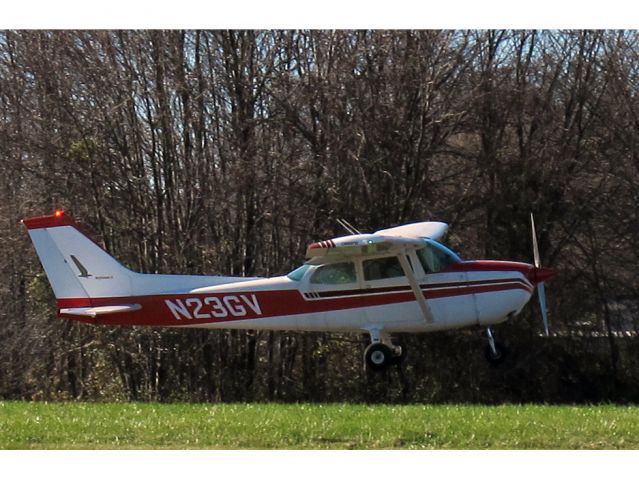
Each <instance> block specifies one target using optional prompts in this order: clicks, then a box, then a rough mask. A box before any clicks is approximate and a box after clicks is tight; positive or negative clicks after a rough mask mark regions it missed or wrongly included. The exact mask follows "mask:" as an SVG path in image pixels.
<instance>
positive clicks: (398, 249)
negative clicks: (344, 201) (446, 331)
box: [306, 222, 448, 323]
mask: <svg viewBox="0 0 639 480" xmlns="http://www.w3.org/2000/svg"><path fill="white" fill-rule="evenodd" d="M446 230H448V225H447V224H446V223H442V222H419V223H411V224H408V225H401V226H399V227H393V228H388V229H385V230H379V231H377V232H375V233H372V234H370V233H363V234H358V235H348V236H345V237H338V238H333V239H331V240H324V241H321V242H315V243H312V244H311V245H309V246H308V248H307V249H306V258H308V259H309V260H308V261H307V263H309V264H312V265H318V264H321V263H324V262H325V261H326V260H328V259H338V258H345V259H346V258H350V257H358V256H367V255H375V254H379V253H386V254H388V255H396V256H397V258H398V259H399V263H400V265H401V266H402V269H403V270H404V274H405V275H406V278H407V280H408V283H409V285H410V286H411V289H412V290H413V293H414V294H415V300H416V301H417V304H418V305H419V308H420V309H421V311H422V314H423V316H424V321H425V322H426V323H432V322H433V314H432V312H431V310H430V307H429V306H428V304H427V303H426V299H425V298H424V293H423V292H422V290H421V288H420V286H419V282H417V279H416V278H415V273H414V272H413V269H412V268H411V266H410V264H409V262H408V260H407V258H406V255H407V254H408V252H409V251H410V250H414V249H418V248H421V247H423V246H424V243H425V242H424V239H426V238H431V239H433V240H437V239H439V238H441V237H443V236H444V234H445V233H446Z"/></svg>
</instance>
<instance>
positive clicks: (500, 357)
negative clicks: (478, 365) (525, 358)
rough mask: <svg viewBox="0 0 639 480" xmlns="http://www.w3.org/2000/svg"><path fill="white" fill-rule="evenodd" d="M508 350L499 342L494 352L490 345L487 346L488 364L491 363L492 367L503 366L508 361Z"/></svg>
mask: <svg viewBox="0 0 639 480" xmlns="http://www.w3.org/2000/svg"><path fill="white" fill-rule="evenodd" d="M507 353H508V352H507V350H506V348H505V347H504V346H503V345H502V344H501V343H499V342H495V351H494V352H493V349H492V348H490V345H487V346H486V351H485V354H486V360H488V363H490V364H491V365H499V364H501V363H502V362H503V361H504V360H505V359H506V354H507Z"/></svg>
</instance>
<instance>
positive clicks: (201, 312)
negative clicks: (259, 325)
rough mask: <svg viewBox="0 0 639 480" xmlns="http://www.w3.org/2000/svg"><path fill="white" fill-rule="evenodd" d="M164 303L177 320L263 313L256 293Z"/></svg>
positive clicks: (167, 301) (165, 301)
mask: <svg viewBox="0 0 639 480" xmlns="http://www.w3.org/2000/svg"><path fill="white" fill-rule="evenodd" d="M164 303H166V306H167V307H169V310H170V311H171V313H172V314H173V316H174V317H175V318H176V319H177V320H185V319H186V320H193V319H196V320H197V319H207V318H228V317H246V316H247V315H253V314H255V315H262V309H261V308H260V304H259V302H258V301H257V297H256V296H255V295H224V296H220V297H204V298H198V297H192V298H185V299H184V300H181V299H175V300H164Z"/></svg>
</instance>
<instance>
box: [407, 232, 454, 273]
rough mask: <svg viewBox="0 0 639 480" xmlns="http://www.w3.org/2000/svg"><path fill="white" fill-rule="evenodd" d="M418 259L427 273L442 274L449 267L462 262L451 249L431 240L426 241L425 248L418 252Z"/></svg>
mask: <svg viewBox="0 0 639 480" xmlns="http://www.w3.org/2000/svg"><path fill="white" fill-rule="evenodd" d="M417 257H418V258H419V261H420V263H421V264H422V267H423V268H424V272H425V273H437V272H441V271H442V270H445V269H446V267H448V266H449V265H451V264H453V263H459V262H461V258H459V255H457V254H456V253H455V252H453V251H452V250H451V249H450V248H448V247H446V246H444V245H442V244H441V243H439V242H436V241H435V240H430V239H429V240H426V246H425V247H424V248H421V249H419V250H417Z"/></svg>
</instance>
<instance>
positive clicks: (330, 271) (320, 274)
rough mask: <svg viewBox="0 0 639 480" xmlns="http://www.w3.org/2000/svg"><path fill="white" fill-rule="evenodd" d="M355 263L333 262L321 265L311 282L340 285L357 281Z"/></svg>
mask: <svg viewBox="0 0 639 480" xmlns="http://www.w3.org/2000/svg"><path fill="white" fill-rule="evenodd" d="M356 281H357V279H356V277H355V264H354V263H352V262H344V263H331V264H329V265H324V266H322V267H319V268H318V269H317V270H315V272H314V273H313V276H312V277H311V283H324V284H331V285H339V284H343V283H355V282H356Z"/></svg>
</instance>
